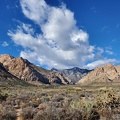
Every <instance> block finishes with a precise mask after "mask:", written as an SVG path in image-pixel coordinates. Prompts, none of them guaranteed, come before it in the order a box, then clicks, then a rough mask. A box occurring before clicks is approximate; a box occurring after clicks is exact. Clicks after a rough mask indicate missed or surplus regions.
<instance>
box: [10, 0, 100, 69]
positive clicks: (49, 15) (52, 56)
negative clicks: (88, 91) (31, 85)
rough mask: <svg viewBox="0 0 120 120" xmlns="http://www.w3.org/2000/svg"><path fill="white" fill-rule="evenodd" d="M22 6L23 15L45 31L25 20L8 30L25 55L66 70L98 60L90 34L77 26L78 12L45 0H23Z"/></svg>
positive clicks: (21, 0)
mask: <svg viewBox="0 0 120 120" xmlns="http://www.w3.org/2000/svg"><path fill="white" fill-rule="evenodd" d="M20 5H21V8H22V12H23V14H24V15H25V16H26V17H27V18H28V19H30V20H31V21H33V22H34V24H36V25H37V26H38V27H39V29H40V30H41V33H35V30H34V28H32V25H29V24H25V23H22V24H21V25H19V26H17V29H16V30H15V31H10V30H9V31H8V35H9V36H10V37H11V39H12V40H13V41H14V43H15V44H17V45H20V46H22V47H23V48H24V50H23V51H21V53H20V56H21V57H23V58H26V59H28V60H30V61H31V62H37V63H38V64H39V65H41V66H42V65H46V66H48V68H52V67H55V68H62V69H63V68H70V67H75V66H78V67H83V66H85V63H86V62H87V61H91V60H94V58H95V56H96V55H95V52H94V51H95V47H94V46H92V45H90V44H89V40H88V39H89V35H88V33H87V32H86V31H84V30H82V29H79V28H78V27H77V25H76V20H75V18H74V13H73V12H72V11H70V10H69V9H67V8H66V6H65V5H61V6H58V7H54V6H50V5H48V4H47V3H46V2H45V1H44V0H20ZM99 51H101V52H102V49H101V50H100V49H99ZM101 54H102V53H101ZM92 68H93V67H92Z"/></svg>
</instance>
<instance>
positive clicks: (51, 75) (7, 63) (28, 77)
mask: <svg viewBox="0 0 120 120" xmlns="http://www.w3.org/2000/svg"><path fill="white" fill-rule="evenodd" d="M0 62H1V63H2V64H3V66H4V67H5V68H6V70H7V71H8V72H10V73H11V74H13V75H14V76H16V77H17V78H19V79H21V80H24V81H27V82H30V83H31V82H32V83H34V82H38V83H40V84H42V83H44V84H53V83H56V84H57V83H58V84H71V83H72V82H71V80H69V79H68V78H65V77H63V76H62V75H61V74H60V73H56V72H51V71H50V70H46V69H44V68H41V67H38V66H36V65H34V64H32V63H30V62H29V61H28V60H26V59H23V58H22V57H19V58H14V57H13V56H11V55H8V54H3V55H0Z"/></svg>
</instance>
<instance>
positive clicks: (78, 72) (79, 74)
mask: <svg viewBox="0 0 120 120" xmlns="http://www.w3.org/2000/svg"><path fill="white" fill-rule="evenodd" d="M51 71H55V72H59V73H61V74H62V75H63V76H64V77H67V78H69V79H70V80H71V81H72V82H73V83H76V82H78V80H80V79H81V78H83V77H84V76H85V75H86V74H88V73H89V72H90V71H91V70H87V69H80V68H78V67H74V68H71V69H63V70H58V69H55V68H52V69H51Z"/></svg>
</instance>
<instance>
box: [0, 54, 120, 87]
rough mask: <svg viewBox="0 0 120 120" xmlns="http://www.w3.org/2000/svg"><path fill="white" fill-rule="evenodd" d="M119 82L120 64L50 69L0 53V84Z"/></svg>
mask: <svg viewBox="0 0 120 120" xmlns="http://www.w3.org/2000/svg"><path fill="white" fill-rule="evenodd" d="M108 82H111V83H112V82H116V83H117V82H120V66H114V65H112V64H107V65H105V66H100V67H97V68H96V69H95V70H87V69H80V68H78V67H74V68H71V69H63V70H58V69H55V68H53V69H51V70H46V69H44V68H42V67H38V66H36V65H34V64H32V63H30V62H29V61H28V60H26V59H23V58H21V57H19V58H14V57H13V56H11V55H8V54H3V55H0V85H3V84H4V85H16V84H17V85H19V84H21V85H27V84H28V83H31V84H37V85H40V84H62V85H67V84H68V85H69V84H80V85H86V84H87V85H89V84H93V83H106V84H107V83H108Z"/></svg>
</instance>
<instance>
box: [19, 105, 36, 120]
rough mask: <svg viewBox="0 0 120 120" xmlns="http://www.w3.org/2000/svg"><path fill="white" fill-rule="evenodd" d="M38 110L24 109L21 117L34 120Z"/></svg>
mask: <svg viewBox="0 0 120 120" xmlns="http://www.w3.org/2000/svg"><path fill="white" fill-rule="evenodd" d="M37 112H38V110H37V109H35V108H33V107H26V108H23V109H22V114H21V116H22V117H23V118H24V119H25V120H26V119H33V117H34V115H35V114H37Z"/></svg>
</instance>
